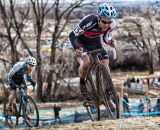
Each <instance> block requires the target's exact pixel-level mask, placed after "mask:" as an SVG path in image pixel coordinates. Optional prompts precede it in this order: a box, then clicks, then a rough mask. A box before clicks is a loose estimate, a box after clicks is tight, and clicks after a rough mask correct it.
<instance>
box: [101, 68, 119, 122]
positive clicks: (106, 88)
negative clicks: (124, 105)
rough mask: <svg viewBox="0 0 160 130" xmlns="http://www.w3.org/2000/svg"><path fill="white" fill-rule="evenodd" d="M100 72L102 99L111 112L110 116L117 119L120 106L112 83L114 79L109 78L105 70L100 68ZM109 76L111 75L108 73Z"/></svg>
mask: <svg viewBox="0 0 160 130" xmlns="http://www.w3.org/2000/svg"><path fill="white" fill-rule="evenodd" d="M100 72H101V73H100V74H99V80H100V82H99V83H100V86H101V97H102V100H103V102H104V104H105V106H106V108H107V111H108V112H109V117H110V118H114V119H116V118H117V115H118V114H119V113H117V112H119V108H118V104H117V101H116V98H115V97H116V96H115V92H114V91H113V89H114V88H113V85H112V81H111V80H109V79H107V75H106V73H103V72H104V70H100ZM108 76H110V75H109V74H108ZM109 78H110V77H109ZM110 79H111V78H110Z"/></svg>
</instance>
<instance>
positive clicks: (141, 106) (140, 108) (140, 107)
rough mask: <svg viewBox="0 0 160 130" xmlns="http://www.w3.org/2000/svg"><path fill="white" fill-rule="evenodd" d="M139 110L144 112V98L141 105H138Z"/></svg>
mask: <svg viewBox="0 0 160 130" xmlns="http://www.w3.org/2000/svg"><path fill="white" fill-rule="evenodd" d="M138 111H139V113H140V114H142V113H143V112H144V103H143V102H142V99H141V100H140V103H139V106H138Z"/></svg>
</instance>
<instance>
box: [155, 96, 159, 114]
mask: <svg viewBox="0 0 160 130" xmlns="http://www.w3.org/2000/svg"><path fill="white" fill-rule="evenodd" d="M154 111H155V112H157V114H156V115H160V95H159V96H158V98H157V103H156V105H155V108H154Z"/></svg>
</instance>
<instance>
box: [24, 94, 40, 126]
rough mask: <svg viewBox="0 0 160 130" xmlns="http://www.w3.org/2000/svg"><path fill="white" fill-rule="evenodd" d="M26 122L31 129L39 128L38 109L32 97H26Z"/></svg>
mask: <svg viewBox="0 0 160 130" xmlns="http://www.w3.org/2000/svg"><path fill="white" fill-rule="evenodd" d="M23 114H24V120H25V122H26V124H27V125H28V126H29V127H37V126H38V125H39V111H38V107H37V105H36V103H35V101H34V99H33V98H32V97H31V96H26V98H25V102H24V103H23Z"/></svg>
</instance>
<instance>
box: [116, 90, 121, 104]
mask: <svg viewBox="0 0 160 130" xmlns="http://www.w3.org/2000/svg"><path fill="white" fill-rule="evenodd" d="M120 96H121V94H120V92H116V99H117V101H118V105H119V102H120Z"/></svg>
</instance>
